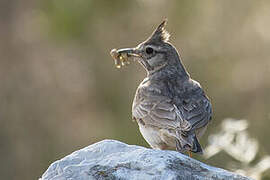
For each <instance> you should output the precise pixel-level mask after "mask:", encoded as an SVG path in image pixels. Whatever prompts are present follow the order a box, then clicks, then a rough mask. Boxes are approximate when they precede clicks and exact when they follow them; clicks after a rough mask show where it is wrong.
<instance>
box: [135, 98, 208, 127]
mask: <svg viewBox="0 0 270 180" xmlns="http://www.w3.org/2000/svg"><path fill="white" fill-rule="evenodd" d="M211 114H212V107H211V104H210V102H209V100H208V98H207V97H206V96H205V95H204V94H201V93H199V94H197V95H194V94H193V95H192V96H190V97H186V98H184V99H179V100H178V101H177V102H174V101H173V100H171V99H169V98H166V97H164V96H153V97H148V98H142V99H141V100H140V101H137V102H135V103H134V105H133V110H132V115H133V117H135V119H142V120H143V121H144V123H145V124H148V125H152V126H156V127H160V128H167V129H179V130H181V131H190V130H193V129H194V130H196V129H197V128H200V127H203V126H204V125H206V124H207V123H208V122H209V120H210V117H211Z"/></svg>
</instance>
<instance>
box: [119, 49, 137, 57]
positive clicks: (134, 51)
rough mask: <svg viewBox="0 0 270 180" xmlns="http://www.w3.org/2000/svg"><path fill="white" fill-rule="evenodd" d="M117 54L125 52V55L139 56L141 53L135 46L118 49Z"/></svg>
mask: <svg viewBox="0 0 270 180" xmlns="http://www.w3.org/2000/svg"><path fill="white" fill-rule="evenodd" d="M117 53H118V54H126V55H127V57H141V53H140V51H139V50H138V49H137V48H124V49H118V50H117Z"/></svg>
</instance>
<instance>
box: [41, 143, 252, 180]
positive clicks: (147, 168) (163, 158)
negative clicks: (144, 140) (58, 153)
mask: <svg viewBox="0 0 270 180" xmlns="http://www.w3.org/2000/svg"><path fill="white" fill-rule="evenodd" d="M48 179H50V180H56V179H57V180H66V179H68V180H73V179H76V180H92V179H93V180H95V179H98V180H103V179H115V180H116V179H121V180H126V179H136V180H159V179H163V180H174V179H185V180H189V179H192V180H193V179H198V180H201V179H215V180H216V179H218V180H219V179H222V180H226V179H230V180H233V179H237V180H250V178H247V177H243V176H240V175H237V174H235V173H232V172H229V171H226V170H223V169H220V168H216V167H211V166H208V165H206V164H204V163H202V162H199V161H197V160H195V159H192V158H189V157H188V156H186V155H183V154H180V153H178V152H176V151H162V150H154V149H147V148H144V147H140V146H135V145H127V144H124V143H122V142H119V141H115V140H104V141H101V142H98V143H95V144H93V145H90V146H88V147H85V148H83V149H81V150H78V151H75V152H73V153H72V154H70V155H68V156H66V157H64V158H63V159H61V160H58V161H56V162H54V163H52V164H51V165H50V166H49V168H48V169H47V171H46V172H45V173H44V174H43V175H42V177H41V180H48Z"/></svg>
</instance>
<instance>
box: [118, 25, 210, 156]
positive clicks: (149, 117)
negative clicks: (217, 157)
mask: <svg viewBox="0 0 270 180" xmlns="http://www.w3.org/2000/svg"><path fill="white" fill-rule="evenodd" d="M165 24H166V21H163V22H162V23H161V24H160V25H159V26H158V27H157V29H156V30H155V31H154V32H153V34H152V35H151V36H150V37H149V38H148V39H147V40H146V41H145V42H143V43H141V44H139V45H138V46H137V47H136V48H132V49H123V50H118V52H119V53H124V52H125V53H127V54H128V55H129V56H132V55H135V54H136V58H137V59H138V61H139V62H140V63H141V64H142V66H143V67H144V68H145V69H146V71H147V77H146V78H145V79H144V80H143V81H142V82H141V84H140V85H139V87H138V89H137V91H136V94H135V98H134V101H133V106H132V116H133V118H134V119H135V120H136V121H137V123H138V125H139V128H140V132H141V133H142V135H143V137H144V138H145V140H146V141H147V142H148V143H149V144H150V146H151V147H152V148H157V149H172V148H174V149H176V150H177V151H179V152H185V151H191V152H195V153H202V148H201V145H200V144H199V141H198V138H199V137H200V136H201V135H202V134H203V133H204V131H205V129H206V127H207V125H208V123H209V121H210V119H211V116H212V107H211V103H210V101H209V99H208V98H207V96H206V95H205V93H204V91H203V89H202V88H201V86H200V84H199V83H198V82H196V81H194V80H192V79H191V78H190V76H189V74H188V73H187V71H186V70H185V68H184V66H183V65H182V63H181V60H180V57H179V55H178V52H177V50H176V49H175V48H174V46H173V45H171V44H170V43H169V42H168V41H169V33H168V32H167V31H166V30H165V29H164V26H165ZM138 55H139V56H140V57H139V58H138Z"/></svg>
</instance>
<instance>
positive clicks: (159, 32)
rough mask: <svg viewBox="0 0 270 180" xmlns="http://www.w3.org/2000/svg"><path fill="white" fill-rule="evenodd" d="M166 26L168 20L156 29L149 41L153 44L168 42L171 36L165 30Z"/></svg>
mask: <svg viewBox="0 0 270 180" xmlns="http://www.w3.org/2000/svg"><path fill="white" fill-rule="evenodd" d="M166 24H167V19H165V20H163V21H162V22H161V24H160V25H159V26H158V27H157V28H156V29H155V31H154V32H153V33H152V35H151V36H150V38H149V39H148V40H149V41H153V42H154V41H155V42H168V41H169V38H170V34H169V33H168V31H166V29H165V26H166Z"/></svg>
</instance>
